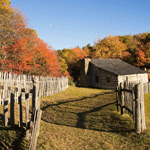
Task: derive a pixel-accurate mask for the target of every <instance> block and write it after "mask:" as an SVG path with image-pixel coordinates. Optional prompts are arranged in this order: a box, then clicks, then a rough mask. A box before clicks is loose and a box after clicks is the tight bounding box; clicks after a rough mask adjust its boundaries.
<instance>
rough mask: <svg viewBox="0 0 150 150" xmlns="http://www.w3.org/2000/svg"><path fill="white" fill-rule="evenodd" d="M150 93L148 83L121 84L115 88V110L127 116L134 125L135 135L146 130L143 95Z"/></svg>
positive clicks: (149, 84)
mask: <svg viewBox="0 0 150 150" xmlns="http://www.w3.org/2000/svg"><path fill="white" fill-rule="evenodd" d="M148 92H150V83H144V84H142V83H139V84H137V83H127V82H125V83H121V84H120V85H119V86H118V87H117V92H116V99H117V109H118V111H120V112H121V114H122V115H123V114H125V113H127V114H129V115H130V116H131V117H132V118H133V121H134V123H135V130H136V133H140V132H141V131H143V130H145V129H146V123H145V109H144V94H146V93H148Z"/></svg>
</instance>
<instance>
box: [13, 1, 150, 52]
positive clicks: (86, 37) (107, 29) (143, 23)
mask: <svg viewBox="0 0 150 150" xmlns="http://www.w3.org/2000/svg"><path fill="white" fill-rule="evenodd" d="M11 5H12V6H14V7H18V8H19V9H20V10H21V11H22V12H23V13H24V14H25V16H26V17H27V18H28V25H29V27H30V28H33V29H35V30H36V31H37V33H38V35H39V37H40V38H41V39H42V40H44V41H45V42H47V43H48V44H49V45H50V46H52V47H53V49H55V50H57V49H63V48H73V47H76V46H79V47H80V48H82V47H83V46H86V45H87V44H88V43H90V44H91V45H93V44H94V42H96V41H97V40H98V39H100V38H101V39H103V38H104V37H106V36H108V35H127V34H130V35H133V34H138V33H143V32H149V30H150V0H29V1H25V0H11Z"/></svg>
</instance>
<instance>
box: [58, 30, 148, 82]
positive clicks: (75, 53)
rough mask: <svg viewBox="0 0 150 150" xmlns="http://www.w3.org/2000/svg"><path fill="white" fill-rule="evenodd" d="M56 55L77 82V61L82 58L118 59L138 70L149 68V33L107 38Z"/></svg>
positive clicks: (78, 72)
mask: <svg viewBox="0 0 150 150" xmlns="http://www.w3.org/2000/svg"><path fill="white" fill-rule="evenodd" d="M57 52H58V55H59V56H60V57H61V59H62V60H63V62H64V63H65V64H67V66H68V72H69V73H70V75H71V76H72V77H73V78H74V79H75V80H77V79H78V78H79V74H80V69H79V68H80V67H79V66H80V63H79V60H80V59H82V58H92V59H100V58H105V59H107V58H119V59H121V60H123V61H125V62H127V63H129V64H131V65H133V66H136V67H139V68H148V69H149V68H150V33H149V32H144V33H139V34H135V35H124V36H111V35H109V36H107V37H105V38H104V39H99V40H97V41H96V42H95V43H94V46H91V45H90V44H87V46H85V47H83V48H82V49H80V48H79V47H76V48H73V49H63V50H58V51H57Z"/></svg>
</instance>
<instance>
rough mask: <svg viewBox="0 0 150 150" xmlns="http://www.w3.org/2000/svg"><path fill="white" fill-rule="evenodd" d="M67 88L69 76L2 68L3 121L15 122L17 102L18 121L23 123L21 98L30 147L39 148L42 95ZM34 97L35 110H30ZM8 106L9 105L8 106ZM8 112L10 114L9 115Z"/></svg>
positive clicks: (20, 124)
mask: <svg viewBox="0 0 150 150" xmlns="http://www.w3.org/2000/svg"><path fill="white" fill-rule="evenodd" d="M67 88H68V78H67V77H38V76H27V75H17V74H12V73H6V72H5V73H3V72H0V105H3V120H4V125H5V126H7V125H8V123H10V125H11V126H14V125H15V103H18V114H19V116H18V119H17V120H18V125H19V127H22V126H23V124H24V123H23V114H22V102H23V101H24V102H25V128H26V138H27V139H28V140H30V148H29V149H30V150H34V149H35V148H36V142H37V137H38V135H39V128H40V120H41V114H42V111H41V109H40V97H43V96H49V95H53V94H56V93H58V92H61V91H64V90H66V89H67ZM29 100H32V113H31V117H30V113H29ZM8 106H9V107H8ZM8 112H10V117H9V118H8Z"/></svg>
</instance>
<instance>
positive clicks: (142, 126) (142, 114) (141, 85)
mask: <svg viewBox="0 0 150 150" xmlns="http://www.w3.org/2000/svg"><path fill="white" fill-rule="evenodd" d="M143 86H144V84H143V83H142V82H141V84H140V88H141V91H140V102H141V121H142V124H141V130H142V131H143V130H145V129H146V123H145V109H144V87H143Z"/></svg>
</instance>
